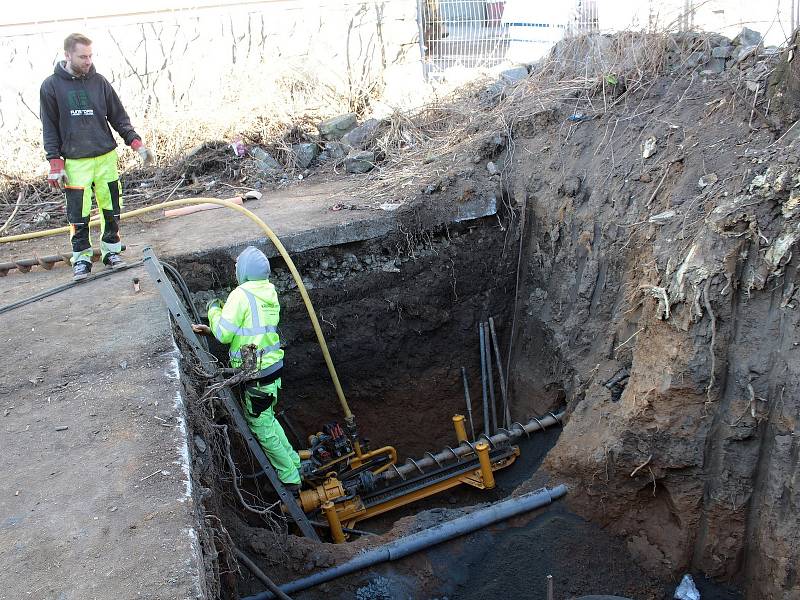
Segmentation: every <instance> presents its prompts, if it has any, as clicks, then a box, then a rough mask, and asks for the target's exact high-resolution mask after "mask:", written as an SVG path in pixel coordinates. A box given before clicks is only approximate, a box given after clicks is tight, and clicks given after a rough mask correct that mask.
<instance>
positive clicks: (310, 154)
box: [292, 143, 319, 169]
mask: <svg viewBox="0 0 800 600" xmlns="http://www.w3.org/2000/svg"><path fill="white" fill-rule="evenodd" d="M318 154H319V146H317V145H316V144H312V143H303V144H295V145H294V146H292V156H293V157H294V164H295V166H296V167H297V168H298V169H307V168H308V167H310V166H311V163H312V162H314V159H315V158H316V157H317V155H318Z"/></svg>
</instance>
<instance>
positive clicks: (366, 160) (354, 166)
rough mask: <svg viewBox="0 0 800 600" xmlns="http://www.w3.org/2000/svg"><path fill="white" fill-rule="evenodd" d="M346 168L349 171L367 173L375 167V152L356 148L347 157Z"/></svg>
mask: <svg viewBox="0 0 800 600" xmlns="http://www.w3.org/2000/svg"><path fill="white" fill-rule="evenodd" d="M344 168H345V171H347V172H348V173H367V172H369V171H371V170H372V169H374V168H375V153H374V152H371V151H369V150H361V151H360V152H359V151H355V150H354V151H352V152H351V153H350V154H349V155H348V156H347V158H346V159H345V161H344Z"/></svg>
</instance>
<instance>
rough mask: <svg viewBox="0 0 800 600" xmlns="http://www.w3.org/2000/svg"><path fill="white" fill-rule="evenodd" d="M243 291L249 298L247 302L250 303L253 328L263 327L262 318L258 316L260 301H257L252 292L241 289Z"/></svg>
mask: <svg viewBox="0 0 800 600" xmlns="http://www.w3.org/2000/svg"><path fill="white" fill-rule="evenodd" d="M241 290H242V291H243V292H244V295H245V296H246V297H247V301H248V302H249V303H250V316H251V318H252V319H253V327H254V328H258V327H261V317H259V316H258V301H257V300H256V297H255V296H254V295H253V293H252V292H249V291H248V290H246V289H244V288H241Z"/></svg>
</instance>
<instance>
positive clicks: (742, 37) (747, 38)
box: [733, 27, 762, 46]
mask: <svg viewBox="0 0 800 600" xmlns="http://www.w3.org/2000/svg"><path fill="white" fill-rule="evenodd" d="M761 39H762V38H761V34H760V33H759V32H757V31H754V30H752V29H749V28H747V27H742V31H741V32H739V35H737V36H736V37H735V38H733V45H734V46H758V45H759V44H760V43H761Z"/></svg>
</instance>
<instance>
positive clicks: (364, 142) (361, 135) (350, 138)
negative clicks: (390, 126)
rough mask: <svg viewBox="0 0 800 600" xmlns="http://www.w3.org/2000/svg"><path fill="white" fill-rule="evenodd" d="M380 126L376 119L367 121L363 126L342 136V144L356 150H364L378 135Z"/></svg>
mask: <svg viewBox="0 0 800 600" xmlns="http://www.w3.org/2000/svg"><path fill="white" fill-rule="evenodd" d="M380 125H381V122H380V121H378V119H367V120H366V121H364V124H363V125H360V126H359V127H356V128H355V129H353V130H351V131H349V132H347V133H346V134H345V135H344V136H342V142H344V143H345V144H347V145H348V146H351V147H352V148H355V149H356V150H366V149H367V148H368V147H369V146H370V144H371V143H372V142H373V141H374V140H375V137H376V136H377V135H378V128H379V127H380Z"/></svg>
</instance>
